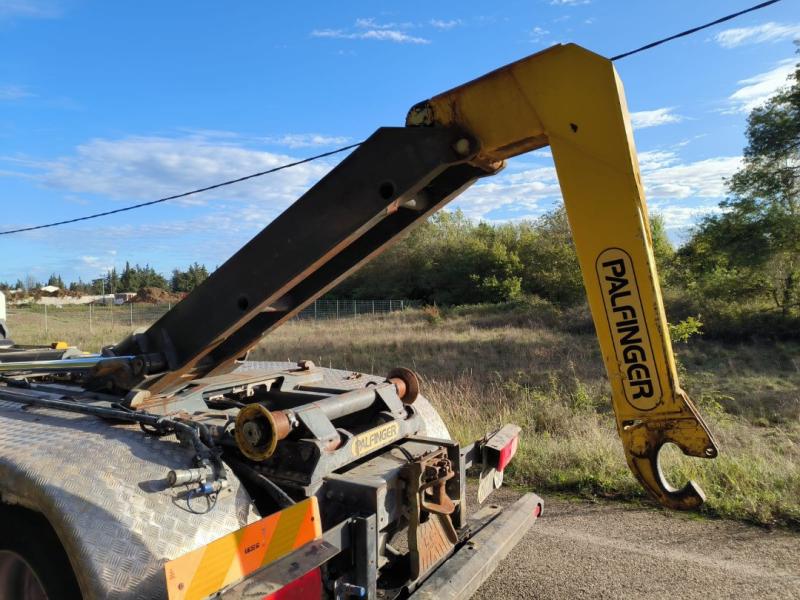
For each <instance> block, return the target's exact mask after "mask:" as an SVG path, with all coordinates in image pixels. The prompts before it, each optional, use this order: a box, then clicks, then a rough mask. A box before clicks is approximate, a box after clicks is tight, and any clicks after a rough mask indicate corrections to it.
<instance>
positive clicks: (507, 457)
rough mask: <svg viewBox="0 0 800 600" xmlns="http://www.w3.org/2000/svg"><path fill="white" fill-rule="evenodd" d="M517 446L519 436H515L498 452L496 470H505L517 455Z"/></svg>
mask: <svg viewBox="0 0 800 600" xmlns="http://www.w3.org/2000/svg"><path fill="white" fill-rule="evenodd" d="M518 445H519V436H518V435H515V436H514V437H513V438H511V440H509V442H508V443H507V444H506V445H505V446H503V448H502V449H501V450H500V456H499V458H498V459H497V467H496V468H497V470H498V471H502V470H503V469H505V468H506V466H507V465H508V463H510V462H511V459H512V458H514V455H515V454H516V453H517V446H518Z"/></svg>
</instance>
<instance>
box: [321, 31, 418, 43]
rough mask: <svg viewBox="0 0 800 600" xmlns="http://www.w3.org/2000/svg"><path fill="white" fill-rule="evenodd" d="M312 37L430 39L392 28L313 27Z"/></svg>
mask: <svg viewBox="0 0 800 600" xmlns="http://www.w3.org/2000/svg"><path fill="white" fill-rule="evenodd" d="M311 36H312V37H318V38H335V39H340V40H377V41H384V42H395V43H397V44H430V43H431V42H430V40H428V39H425V38H421V37H417V36H413V35H408V34H407V33H404V32H402V31H397V30H394V29H367V30H365V31H355V32H348V31H344V30H342V29H315V30H314V31H312V32H311Z"/></svg>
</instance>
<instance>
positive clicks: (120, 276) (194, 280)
mask: <svg viewBox="0 0 800 600" xmlns="http://www.w3.org/2000/svg"><path fill="white" fill-rule="evenodd" d="M208 273H209V272H208V269H207V268H206V266H205V265H201V264H199V263H193V264H191V265H189V267H188V268H186V269H185V270H182V269H173V270H172V274H171V275H170V277H169V278H167V277H165V276H164V275H162V274H161V273H159V272H158V271H156V270H155V269H154V268H153V267H151V266H150V265H144V266H140V265H138V264H135V265H131V264H130V263H129V262H126V263H125V267H124V268H123V269H122V270H121V271H117V269H116V268H112V269H111V270H109V271H108V272H107V273H105V274H104V275H103V276H102V277H98V278H96V279H93V280H91V281H88V282H86V281H83V280H81V279H78V281H73V282H71V283H69V284H66V283H64V280H63V279H62V277H61V275H59V274H57V273H53V274H52V275H50V277H49V278H48V279H47V282H46V283H42V282H40V281H37V280H36V279H34V278H32V277H28V278H26V280H25V281H23V280H22V279H18V280H17V281H16V282H15V283H14V284H13V285H11V284H10V283H8V282H0V290H25V291H30V292H33V291H36V290H38V289H40V288H42V287H44V286H45V285H52V286H56V287H58V288H60V289H62V290H69V291H70V292H73V293H77V294H95V295H96V294H111V293H117V292H131V293H136V292H138V291H139V290H141V289H142V288H144V287H157V288H161V289H164V290H170V291H172V292H176V293H188V292H191V291H192V290H193V289H194V288H196V287H197V286H198V285H200V284H201V283H202V282H203V281H204V280H205V279H206V278H207V277H208Z"/></svg>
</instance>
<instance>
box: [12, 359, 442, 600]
mask: <svg viewBox="0 0 800 600" xmlns="http://www.w3.org/2000/svg"><path fill="white" fill-rule="evenodd" d="M291 367H294V363H287V362H249V363H245V364H244V365H243V366H242V367H241V369H242V370H253V369H262V370H281V369H286V368H291ZM321 371H322V372H323V375H324V380H323V382H324V385H326V386H327V385H329V386H331V387H338V388H342V389H351V388H356V387H362V386H364V385H365V384H366V383H367V382H368V381H382V380H383V378H382V377H374V376H369V375H361V376H360V377H357V378H352V377H351V375H352V373H351V372H350V371H342V370H336V369H321ZM414 407H415V408H416V409H417V410H418V411H419V412H420V413H421V414H422V417H423V420H424V422H425V424H426V430H427V431H426V433H427V435H430V436H433V437H449V436H448V435H447V430H446V428H445V426H444V423H443V422H442V421H441V418H440V417H439V416H438V414H437V413H436V411H435V410H434V409H433V408H432V407H431V405H430V404H429V403H428V401H427V400H425V399H424V398H422V397H420V398H418V399H417V401H416V402H415V404H414ZM191 460H192V452H191V451H189V450H187V449H185V448H182V447H181V446H180V445H179V444H178V443H177V441H176V440H175V438H174V436H167V437H163V438H156V437H153V436H149V435H146V434H144V433H143V432H142V431H140V430H139V428H138V427H136V426H133V425H111V424H109V423H108V422H105V421H103V420H101V419H99V418H96V417H91V416H83V415H77V414H72V413H66V412H61V411H56V410H49V409H42V408H34V407H25V406H22V405H20V404H17V403H14V402H6V401H2V400H0V498H2V500H3V501H4V502H9V503H18V504H20V505H23V506H26V507H28V508H30V509H32V510H35V511H38V512H41V513H42V514H43V515H44V516H45V517H46V518H47V519H48V521H49V522H50V524H51V525H52V526H53V529H55V531H56V533H57V534H58V536H59V538H60V539H61V542H62V544H63V545H64V547H65V549H66V551H67V554H68V555H69V557H70V561H71V562H72V566H73V569H74V571H75V574H76V576H77V579H78V583H79V584H80V586H81V590H82V592H83V594H84V597H85V598H86V599H87V600H93V599H98V600H99V599H109V600H145V599H146V600H152V599H158V598H165V597H166V585H165V581H164V571H163V565H164V562H165V561H167V560H171V559H174V558H177V557H178V556H180V555H182V554H185V553H186V552H189V551H191V550H194V549H195V548H197V547H199V546H202V545H204V544H207V543H209V542H211V541H212V540H214V539H216V538H218V537H221V536H223V535H225V534H226V533H229V532H231V531H234V530H236V529H239V528H240V527H243V526H244V525H246V524H248V523H251V522H253V521H255V520H256V519H258V518H259V515H258V514H257V512H256V510H255V507H254V506H253V504H252V502H251V500H250V497H249V495H248V494H247V492H246V491H245V489H244V488H243V487H242V486H240V484H239V482H238V480H237V479H236V478H235V476H234V475H233V474H232V473H231V472H230V470H229V472H228V478H229V481H230V482H231V488H232V493H231V494H230V495H227V496H222V497H220V498H219V499H218V500H217V503H216V505H215V506H214V507H213V509H211V510H210V511H208V512H205V513H204V514H198V513H203V511H205V510H206V509H207V506H206V503H205V500H204V499H202V498H199V499H196V500H195V501H194V502H193V504H192V505H191V508H192V510H194V511H196V512H192V511H190V507H189V506H188V505H187V504H186V501H185V500H180V499H179V498H178V497H177V494H178V492H179V491H180V490H173V489H169V488H166V485H165V484H164V478H165V476H166V474H167V471H169V470H170V469H178V468H187V467H190V466H191Z"/></svg>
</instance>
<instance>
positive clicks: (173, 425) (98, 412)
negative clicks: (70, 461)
mask: <svg viewBox="0 0 800 600" xmlns="http://www.w3.org/2000/svg"><path fill="white" fill-rule="evenodd" d="M2 399H3V400H4V401H7V402H16V403H18V404H26V405H28V406H38V407H40V408H50V409H54V410H63V411H65V412H71V413H78V414H83V415H91V416H94V417H100V418H103V419H116V420H118V421H126V422H128V423H138V424H139V425H140V426H145V427H152V428H154V429H155V430H156V435H164V434H167V433H173V432H174V433H176V434H178V433H184V434H186V435H187V437H188V438H189V440H190V441H191V443H192V447H193V448H194V450H195V453H196V454H197V456H198V458H200V459H201V460H209V459H210V460H213V461H214V462H216V463H218V467H219V468H220V469H222V470H221V471H220V472H221V473H224V467H223V466H222V464H219V463H220V461H219V460H218V458H217V454H216V453H215V452H214V451H213V450H211V448H209V447H208V446H207V445H206V444H205V443H203V440H202V439H201V437H200V431H199V430H198V427H193V426H192V425H189V424H188V423H183V422H181V421H177V420H175V419H171V418H170V417H165V416H162V415H154V414H150V413H145V412H138V411H132V410H128V409H123V408H110V407H105V406H97V405H94V404H83V403H79V402H71V401H68V400H51V399H49V398H31V397H25V398H22V397H13V396H3V398H2ZM148 433H149V432H148Z"/></svg>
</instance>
